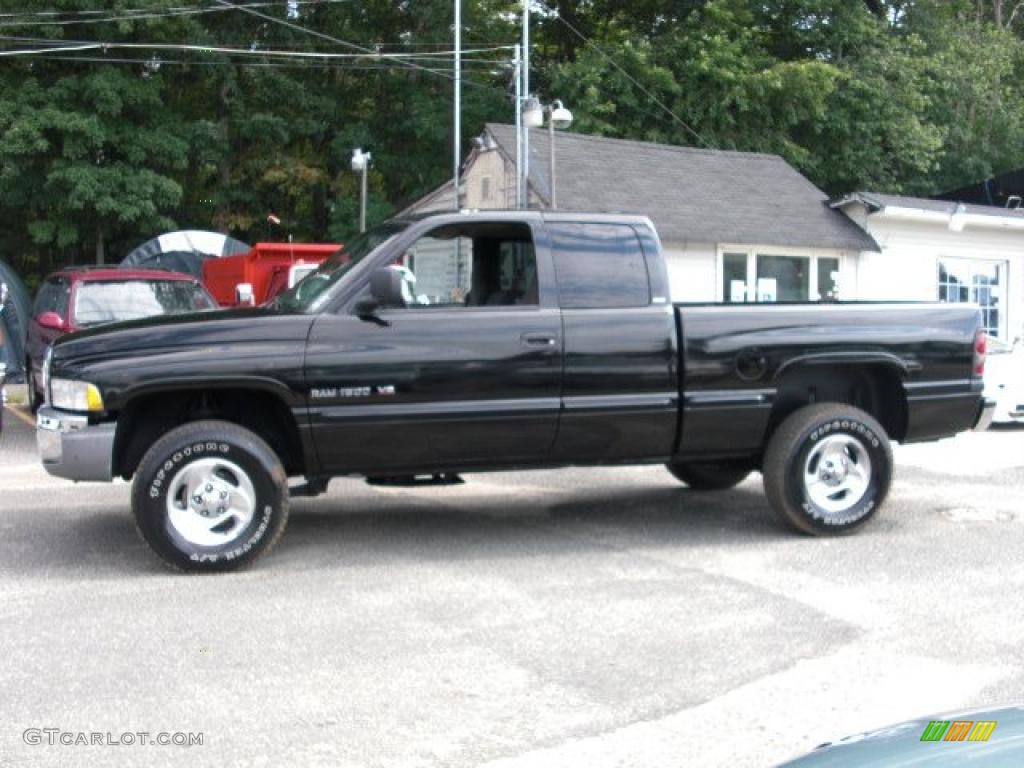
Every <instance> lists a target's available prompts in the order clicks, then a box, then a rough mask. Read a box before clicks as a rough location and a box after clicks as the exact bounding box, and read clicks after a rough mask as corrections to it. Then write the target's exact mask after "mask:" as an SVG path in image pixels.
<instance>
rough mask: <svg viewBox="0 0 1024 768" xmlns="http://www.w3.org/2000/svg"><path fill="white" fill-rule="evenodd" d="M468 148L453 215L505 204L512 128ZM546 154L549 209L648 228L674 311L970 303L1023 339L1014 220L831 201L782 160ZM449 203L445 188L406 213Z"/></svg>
mask: <svg viewBox="0 0 1024 768" xmlns="http://www.w3.org/2000/svg"><path fill="white" fill-rule="evenodd" d="M548 141H549V139H548V133H547V131H544V130H534V131H531V132H530V164H529V170H530V178H529V201H530V207H532V208H547V207H550V195H551V193H550V190H551V173H550V167H549V159H548V158H549V146H548ZM475 145H476V146H475V148H474V149H473V150H472V152H471V153H470V154H469V156H468V157H467V159H466V163H465V166H464V174H463V178H462V184H463V186H462V190H461V192H462V195H461V199H462V205H463V207H466V208H478V209H487V208H512V207H515V188H516V175H515V157H516V152H515V146H516V136H515V129H514V127H513V126H510V125H500V124H488V125H487V126H486V127H485V130H484V133H483V135H482V136H480V137H479V138H478V139H477V140H476V142H475ZM555 153H556V168H557V174H558V176H557V188H558V207H559V209H562V210H579V211H623V212H636V213H643V214H646V215H648V216H650V217H651V219H652V220H653V221H654V223H655V225H656V226H657V228H658V231H659V233H660V235H661V238H662V244H663V246H664V249H665V253H666V257H667V259H666V260H667V263H668V267H669V277H670V280H671V288H672V298H673V299H674V300H675V301H694V302H702V301H724V302H737V301H821V300H835V299H841V300H900V301H905V300H919V301H970V302H975V303H977V304H979V305H980V306H981V308H982V311H983V320H984V323H985V327H986V329H987V330H988V332H989V333H990V334H991V335H992V336H996V337H998V338H1002V339H1006V340H1012V339H1013V338H1015V337H1017V336H1021V335H1024V210H1016V209H1014V207H1013V206H1010V207H1001V206H995V205H977V204H970V203H960V202H957V201H947V200H934V199H926V198H911V197H900V196H895V195H886V194H877V193H873V192H857V193H854V194H850V195H847V196H845V197H842V198H839V199H835V200H828V199H827V197H826V195H825V194H824V193H823V192H822V191H821V190H820V189H818V188H817V187H815V186H814V184H812V183H811V182H810V181H809V180H808V179H807V178H805V177H804V176H803V175H802V174H800V172H799V171H797V170H796V169H795V168H793V167H792V166H791V165H789V164H788V163H787V162H786V161H785V160H783V159H782V158H781V157H778V156H776V155H767V154H759V153H752V152H723V151H717V150H705V149H693V148H689V147H676V146H667V145H662V144H651V143H648V142H641V141H625V140H621V139H608V138H603V137H599V136H586V135H582V134H576V133H556V134H555ZM1018 202H1019V201H1018ZM453 205H454V197H453V194H452V185H451V183H449V184H447V185H445V186H443V187H441V188H440V189H438V190H436V191H435V192H433V193H431V194H430V195H427V196H426V197H424V198H423V199H421V200H419V201H418V202H416V203H415V204H413V206H411V208H410V209H409V210H410V211H426V210H431V209H444V210H450V209H451V208H452V207H453Z"/></svg>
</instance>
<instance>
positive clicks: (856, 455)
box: [804, 434, 871, 515]
mask: <svg viewBox="0 0 1024 768" xmlns="http://www.w3.org/2000/svg"><path fill="white" fill-rule="evenodd" d="M870 487H871V458H870V457H869V456H868V451H867V448H866V447H865V446H864V444H863V443H862V442H861V441H860V440H858V439H857V438H856V437H853V436H852V435H843V434H837V435H831V436H830V437H826V438H825V439H823V440H822V441H821V442H819V443H818V444H817V445H815V446H814V448H812V449H811V452H810V453H809V454H808V456H807V461H806V462H805V463H804V488H805V489H806V491H807V496H808V498H809V499H810V501H811V502H812V503H813V504H814V505H815V506H816V507H818V508H819V509H820V510H821V511H822V512H825V513H827V514H836V515H838V514H841V513H843V512H845V511H847V510H848V509H851V508H852V507H853V506H855V505H856V504H857V503H858V502H859V501H860V500H861V499H863V498H864V495H865V494H866V493H867V492H868V489H869V488H870Z"/></svg>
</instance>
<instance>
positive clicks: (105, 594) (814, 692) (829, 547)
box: [0, 412, 1024, 768]
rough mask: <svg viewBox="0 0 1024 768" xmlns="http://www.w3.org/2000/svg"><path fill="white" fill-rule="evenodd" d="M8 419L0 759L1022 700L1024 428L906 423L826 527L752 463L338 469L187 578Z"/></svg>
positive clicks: (173, 760)
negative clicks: (879, 487) (883, 470)
mask: <svg viewBox="0 0 1024 768" xmlns="http://www.w3.org/2000/svg"><path fill="white" fill-rule="evenodd" d="M4 421H5V429H4V434H3V437H2V438H0V627H2V638H3V642H2V646H0V647H2V650H3V656H2V659H0V708H2V714H3V717H2V718H0V722H2V723H3V731H2V733H0V765H5V766H6V765H12V766H13V765H19V766H21V765H29V766H37V765H38V766H42V765H57V764H58V763H59V764H66V765H76V766H94V765H95V766H99V765H110V764H114V763H115V762H116V764H119V765H122V764H123V765H147V766H160V765H190V766H232V765H259V766H262V765H265V766H282V765H302V766H388V767H389V768H393V767H395V766H410V767H412V766H416V767H419V766H487V768H526V767H527V766H528V767H529V768H536V767H537V766H560V767H561V766H587V767H588V768H600V767H603V766H659V767H660V766H669V765H692V766H730V767H731V768H736V767H740V766H768V765H773V764H775V763H776V762H778V761H780V760H783V759H785V758H789V757H793V756H795V755H797V754H800V753H802V752H804V751H806V750H808V749H810V748H812V747H813V746H815V745H816V744H818V743H821V742H823V741H827V740H831V739H835V738H837V737H841V736H844V735H848V734H850V733H853V732H857V731H860V730H863V729H866V728H871V727H877V726H880V725H883V724H886V723H890V722H893V721H899V720H904V719H908V718H911V717H918V716H921V715H925V714H929V713H935V712H942V711H946V710H952V709H958V708H966V707H973V706H987V705H996V704H1008V703H1019V702H1021V701H1022V700H1024V561H1022V558H1021V554H1022V551H1024V550H1022V541H1024V538H1022V534H1024V503H1022V502H1024V430H1020V429H1001V430H998V431H989V432H987V433H970V434H964V435H961V436H959V437H957V438H956V439H954V440H948V441H944V442H942V443H937V444H931V445H923V446H909V447H905V448H898V449H897V473H896V481H895V485H894V488H893V492H892V495H891V496H890V500H889V502H888V504H887V506H886V507H885V509H884V510H883V513H882V515H881V516H880V517H879V518H878V519H877V520H876V521H875V522H874V523H873V524H872V525H871V526H870V527H869V528H867V529H866V530H864V531H862V532H861V533H859V534H857V535H855V536H852V537H846V538H841V539H832V540H820V539H811V538H806V537H802V536H797V535H794V534H791V533H790V532H789V531H787V530H786V529H784V528H782V527H780V526H779V524H777V523H776V522H775V520H774V518H773V517H772V515H771V512H770V510H769V508H768V505H767V502H766V501H765V499H764V498H763V496H762V493H761V482H760V477H759V476H756V475H755V476H752V477H751V478H749V479H748V480H747V481H745V482H744V483H743V484H742V485H741V486H740V487H739V488H738V489H736V490H733V491H728V492H722V493H707V494H701V493H694V492H690V491H688V490H686V489H685V488H683V487H681V486H679V485H678V484H677V483H676V482H675V481H674V480H673V479H672V478H671V476H670V475H669V474H668V473H667V472H665V471H664V470H663V469H660V468H657V467H641V468H623V469H602V470H563V471H551V472H535V473H505V474H497V475H480V476H469V477H468V478H467V483H466V484H465V485H462V486H455V487H441V488H419V489H398V488H372V487H369V486H367V485H366V484H364V483H362V482H360V481H357V480H336V481H334V482H333V483H332V484H331V488H330V493H329V494H328V495H327V496H325V497H322V498H319V499H314V500H296V501H295V502H294V503H293V505H292V517H291V521H290V524H289V529H288V531H287V532H286V533H285V536H284V538H283V539H282V541H281V543H280V544H279V545H278V547H277V549H276V550H275V551H274V552H273V553H272V554H271V555H270V556H269V557H267V558H265V559H263V560H262V561H260V563H259V564H258V566H257V567H256V568H255V569H253V570H250V571H247V572H244V573H240V574H230V575H226V576H214V577H195V576H181V575H177V574H174V573H171V572H169V571H167V570H165V568H164V567H163V566H162V565H161V564H160V563H159V562H158V561H157V560H156V559H155V558H154V557H153V556H152V555H150V554H149V552H148V550H146V548H145V546H144V545H143V544H142V542H141V540H140V539H139V537H138V536H137V535H136V532H135V530H134V528H133V525H132V522H131V518H130V515H129V511H128V497H129V487H128V486H127V485H125V484H123V483H122V484H117V485H80V486H75V485H72V484H71V483H66V482H63V481H59V480H56V479H53V478H50V477H49V476H47V475H46V474H45V473H44V472H42V470H41V469H40V468H39V467H38V465H37V463H36V459H35V456H34V445H33V442H32V439H33V438H32V432H31V429H30V428H29V426H28V425H27V424H25V423H23V422H22V421H20V420H19V419H18V418H16V417H15V415H14V414H12V413H10V412H9V413H7V414H6V418H5V420H4ZM29 728H59V729H60V730H61V731H62V732H70V733H78V732H88V733H93V732H98V733H103V734H110V735H111V736H112V737H113V739H114V740H117V739H118V738H120V736H121V735H122V734H124V733H126V732H133V733H138V732H146V733H149V734H156V733H158V732H193V733H202V734H203V744H202V745H195V746H191V747H181V746H174V745H168V746H145V747H143V746H139V745H137V744H135V745H130V746H129V745H123V744H122V745H118V746H109V745H103V746H101V745H92V746H73V745H72V746H62V745H60V744H55V745H53V746H50V745H47V744H46V743H45V742H44V744H41V745H38V746H35V745H28V744H26V743H25V740H24V738H23V733H24V731H25V730H26V729H29Z"/></svg>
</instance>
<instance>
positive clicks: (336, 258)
mask: <svg viewBox="0 0 1024 768" xmlns="http://www.w3.org/2000/svg"><path fill="white" fill-rule="evenodd" d="M407 226H408V224H407V223H405V222H394V221H389V222H386V223H384V224H381V225H380V226H379V227H374V228H373V229H371V230H370V231H368V232H364V233H362V234H360V235H357V236H356V237H354V238H352V239H351V240H350V241H349V242H347V243H345V245H344V247H343V248H342V249H341V250H340V251H338V252H337V253H336V254H334V255H333V256H331V257H330V258H329V259H327V260H326V261H324V262H323V263H322V264H321V265H320V266H319V267H317V269H316V271H315V272H313V273H311V274H309V275H307V276H306V277H304V278H303V279H302V280H301V281H300V282H298V283H296V284H295V286H294V287H292V288H289V289H288V290H287V291H285V292H284V293H282V294H281V295H280V296H278V297H277V298H276V299H274V306H276V307H278V308H279V309H283V310H287V311H293V312H313V311H316V310H317V309H319V308H320V306H321V305H322V304H323V303H324V301H326V300H327V297H328V296H329V295H330V289H331V288H332V287H333V286H335V285H337V284H338V283H339V282H340V281H341V280H342V278H344V277H345V275H347V274H349V273H350V272H351V271H352V270H353V269H354V268H355V267H356V265H358V264H359V263H360V262H362V261H363V260H364V259H365V258H366V257H367V256H369V255H370V254H371V253H373V252H374V251H375V250H377V248H379V247H380V246H382V245H383V244H384V243H386V242H388V241H389V240H391V239H392V238H393V237H394V236H395V235H397V234H398V233H399V232H402V231H403V230H404V229H405V228H406V227H407Z"/></svg>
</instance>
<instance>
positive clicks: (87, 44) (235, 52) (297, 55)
mask: <svg viewBox="0 0 1024 768" xmlns="http://www.w3.org/2000/svg"><path fill="white" fill-rule="evenodd" d="M63 43H67V44H66V45H65V44H63ZM511 47H512V46H493V47H490V48H473V49H470V50H468V51H467V53H471V54H475V53H493V52H494V51H499V50H505V49H507V48H511ZM117 49H124V50H140V49H141V50H152V51H191V52H194V53H223V54H227V55H230V56H258V57H270V58H275V57H281V58H293V59H377V60H394V61H397V62H399V63H401V64H402V65H403V66H404V67H405V68H408V67H409V66H419V65H417V64H416V63H415V60H416V59H423V60H427V61H432V60H437V59H446V58H448V57H450V56H451V55H452V54H453V53H454V52H453V51H428V52H423V53H379V52H374V51H368V52H367V53H331V52H329V51H289V50H277V49H271V48H227V47H223V46H212V45H191V44H187V43H121V42H115V41H106V42H94V41H87V40H82V41H54V45H53V46H51V47H48V48H36V49H25V48H14V49H10V50H6V51H0V56H7V57H9V56H32V55H37V54H41V53H47V52H56V53H60V52H63V51H88V50H117ZM474 61H477V60H476V59H474ZM421 68H422V67H421Z"/></svg>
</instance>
